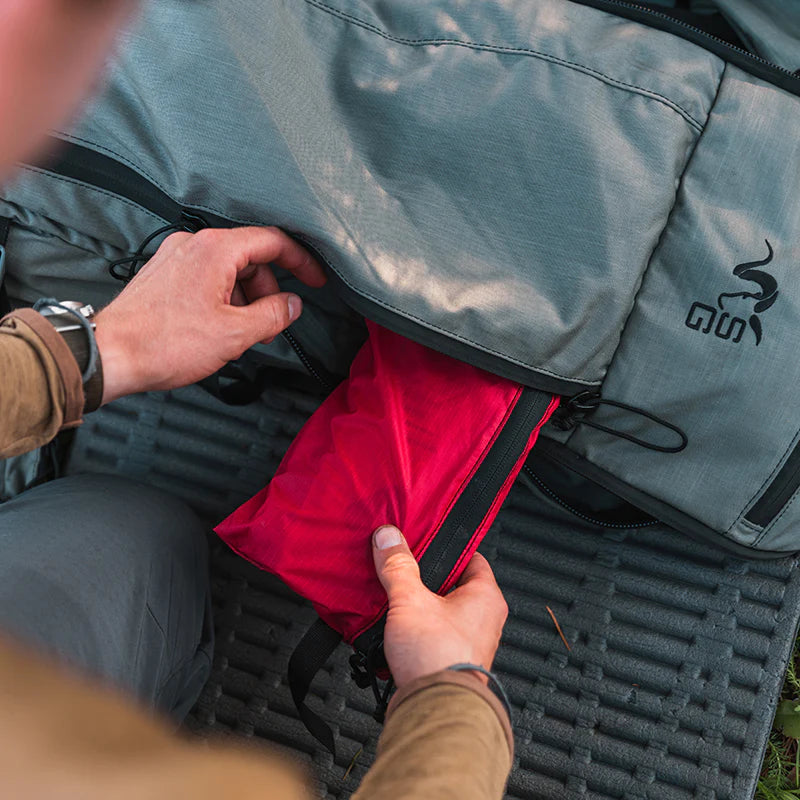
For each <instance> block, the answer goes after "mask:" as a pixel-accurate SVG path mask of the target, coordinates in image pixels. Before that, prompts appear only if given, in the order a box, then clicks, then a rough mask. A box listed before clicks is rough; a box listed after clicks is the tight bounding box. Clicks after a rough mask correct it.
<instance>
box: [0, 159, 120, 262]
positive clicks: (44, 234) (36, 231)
mask: <svg viewBox="0 0 800 800" xmlns="http://www.w3.org/2000/svg"><path fill="white" fill-rule="evenodd" d="M47 174H48V175H50V174H51V173H49V172H48V173H47ZM0 200H2V201H4V202H6V203H10V202H11V201H9V200H6V199H5V198H0ZM14 205H16V204H14ZM17 207H18V208H24V209H25V210H26V211H29V212H30V213H31V214H34V215H36V217H37V218H38V219H44V220H47V221H48V222H51V223H52V224H53V225H59V226H61V227H62V228H67V229H69V230H71V231H74V232H75V233H77V234H78V235H79V236H85V237H86V238H88V239H94V240H95V241H97V242H103V244H106V245H108V246H109V247H113V248H114V249H115V250H117V251H119V252H120V253H121V252H122V251H121V250H120V248H119V247H117V246H116V245H113V244H111V243H110V242H105V241H103V240H102V239H98V238H97V237H96V236H90V235H89V234H88V233H85V232H84V231H81V230H78V229H77V228H74V227H73V226H72V225H64V223H63V222H58V221H57V220H54V219H52V218H50V217H48V216H47V215H45V214H40V213H39V212H38V211H34V210H33V209H32V208H29V207H28V206H17ZM13 222H14V225H15V226H16V227H17V228H18V229H20V230H23V231H26V232H27V233H32V234H33V235H34V236H38V237H40V238H41V239H55V240H56V241H57V242H61V243H62V244H65V245H67V246H68V247H73V248H75V250H80V251H81V253H86V254H87V255H90V256H94V257H95V258H101V259H103V260H104V261H106V260H107V259H106V257H105V256H104V255H103V254H102V253H99V252H97V251H96V250H91V249H89V248H88V247H84V246H83V245H80V244H75V242H71V241H70V240H69V239H66V238H64V237H63V236H59V235H58V234H57V233H53V232H52V231H45V230H42V229H41V228H37V227H35V226H33V225H27V224H26V223H24V222H22V221H20V219H19V218H18V217H14V218H13Z"/></svg>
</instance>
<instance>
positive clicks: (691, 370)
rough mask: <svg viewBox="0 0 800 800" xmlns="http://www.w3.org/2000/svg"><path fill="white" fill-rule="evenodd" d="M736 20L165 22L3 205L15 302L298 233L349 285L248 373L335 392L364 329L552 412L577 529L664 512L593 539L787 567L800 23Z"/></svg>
mask: <svg viewBox="0 0 800 800" xmlns="http://www.w3.org/2000/svg"><path fill="white" fill-rule="evenodd" d="M718 5H719V6H720V7H721V8H722V9H723V10H724V11H725V12H726V19H727V20H728V22H729V23H731V24H732V27H731V25H727V26H726V27H720V28H719V29H717V30H716V33H715V35H713V36H712V35H708V34H707V33H705V32H704V31H702V30H700V29H698V28H697V27H693V26H692V25H689V24H687V23H686V22H685V21H684V20H683V19H681V18H680V14H679V13H678V12H675V14H673V15H669V14H668V13H666V12H658V11H653V10H648V9H647V8H646V7H645V6H643V5H639V6H632V5H628V4H626V3H622V2H616V0H585V2H567V1H566V0H530V2H525V3H515V4H508V3H500V2H486V3H479V4H477V3H476V4H466V5H465V4H462V3H456V2H451V0H438V2H433V3H432V2H428V0H424V1H423V0H414V1H413V2H402V3H395V4H387V3H383V2H377V1H376V0H331V1H330V2H327V1H326V2H318V0H304V1H303V2H295V3H277V2H275V3H266V2H255V0H253V1H252V2H247V1H244V2H237V3H229V2H223V1H222V0H218V1H217V0H212V1H210V2H204V3H185V2H181V1H180V0H160V1H159V2H153V3H152V4H150V5H149V6H148V7H147V10H146V13H145V15H144V18H143V19H142V20H141V21H140V22H139V23H138V26H137V28H136V29H135V30H133V31H131V32H130V33H129V34H128V35H127V37H126V39H125V42H124V46H123V48H122V52H121V55H120V58H119V60H118V63H117V64H116V66H115V67H114V70H113V73H112V75H111V78H110V82H109V85H108V87H107V88H106V89H105V91H104V93H103V95H102V96H101V98H100V99H99V100H98V101H96V102H95V103H93V105H92V106H91V108H90V110H89V112H88V113H87V114H86V115H85V117H84V118H83V119H81V120H80V122H79V123H78V124H77V126H76V127H75V129H74V130H71V131H69V132H60V133H58V134H57V135H56V136H55V137H54V145H57V146H55V147H54V149H53V152H52V153H51V154H50V155H49V156H48V157H47V158H45V159H43V161H42V162H41V163H39V164H38V165H36V166H33V165H29V166H27V167H25V169H24V170H23V171H22V174H21V175H20V177H19V178H18V179H17V180H16V181H15V182H14V183H13V185H11V186H9V187H7V188H6V189H5V190H4V191H3V196H2V200H1V201H0V216H2V217H3V218H4V219H6V220H8V221H9V222H10V232H9V234H8V236H7V239H6V240H5V241H4V242H3V243H2V244H3V245H4V249H5V251H6V254H7V258H6V263H7V279H6V283H7V289H8V293H9V296H10V297H11V298H12V300H13V301H15V302H18V303H20V302H28V303H29V302H33V301H34V300H35V299H37V298H38V297H40V296H42V295H47V296H56V297H60V298H63V299H81V300H84V301H87V302H92V303H94V304H96V305H102V304H103V303H105V302H108V301H109V300H110V299H111V298H112V297H113V295H114V294H115V293H116V292H117V291H118V290H119V288H120V284H119V282H118V281H116V280H115V278H114V276H113V275H114V274H116V276H117V277H122V278H127V277H129V276H130V275H132V274H133V273H135V271H136V269H137V268H138V267H139V266H140V265H141V264H142V263H143V262H144V260H145V259H146V257H147V256H148V255H149V254H150V253H152V251H153V249H154V247H155V246H156V245H157V244H158V242H159V241H160V239H161V238H162V237H163V236H164V235H165V234H166V233H168V232H169V231H171V230H179V229H185V230H196V229H197V228H198V227H201V226H204V225H215V226H217V225H222V226H230V225H243V224H259V225H260V224H272V225H278V226H281V227H283V228H284V229H286V230H288V231H289V232H290V233H292V234H293V235H294V236H296V237H297V238H298V239H299V240H301V241H302V242H304V243H305V244H307V245H308V246H309V247H310V248H312V249H313V250H314V251H315V252H316V253H317V255H318V256H319V257H320V258H321V259H323V260H324V262H325V263H326V264H327V265H328V267H329V270H330V273H331V275H332V276H333V278H334V281H333V288H332V290H331V291H329V292H328V293H327V294H325V293H323V294H321V295H315V296H313V297H312V296H310V295H308V293H307V292H306V291H303V290H302V289H299V291H300V292H301V294H303V295H304V296H305V297H306V298H307V300H308V312H307V313H306V314H304V316H303V318H302V319H301V320H300V321H299V323H298V324H297V326H296V327H295V326H293V329H292V333H291V334H290V337H289V340H288V341H287V340H286V339H284V340H278V341H277V342H276V343H275V344H274V345H272V346H270V348H267V349H266V350H262V351H260V353H259V354H258V358H259V362H258V363H259V364H265V365H267V366H269V367H271V368H281V369H286V368H288V369H291V370H294V369H298V368H301V369H302V368H308V369H310V370H311V371H312V372H314V373H317V376H316V378H317V379H318V380H319V381H320V382H321V383H322V384H327V385H328V386H330V385H331V384H332V383H334V382H335V380H336V378H337V376H340V375H342V374H343V373H344V372H345V371H346V368H347V363H348V359H349V358H351V357H352V354H353V352H354V349H355V347H356V346H357V343H358V341H359V337H360V335H361V334H360V326H359V318H358V315H363V316H366V317H369V318H371V319H374V320H375V321H377V322H379V323H380V324H382V325H384V326H386V327H388V328H391V329H392V330H395V331H397V332H399V333H401V334H404V335H406V336H408V337H410V338H412V339H415V340H417V341H419V342H421V343H423V344H426V345H429V346H431V347H433V348H436V349H438V350H440V351H442V352H444V353H447V354H449V355H452V356H454V357H455V358H460V359H464V360H468V361H470V362H471V363H474V364H476V365H478V366H480V367H483V368H484V369H487V370H490V371H492V372H495V373H497V374H500V375H504V376H506V377H509V378H513V379H515V380H518V381H521V382H523V383H525V384H527V385H529V386H532V387H535V388H538V389H541V390H543V391H547V392H555V393H557V394H560V395H562V396H563V398H564V400H563V403H562V411H561V413H560V414H559V415H558V416H557V418H556V419H555V420H554V422H553V423H551V424H549V425H548V426H547V428H546V429H545V431H543V434H544V436H543V441H542V442H541V443H540V447H539V448H538V452H537V453H536V459H537V460H536V462H535V463H532V464H530V465H529V476H530V477H531V479H533V480H536V482H537V483H538V484H539V485H540V487H541V488H543V490H544V491H546V492H548V493H549V494H550V495H551V496H554V497H555V498H556V499H558V500H559V502H562V503H563V504H565V505H567V506H568V507H571V508H574V509H575V511H576V513H580V514H582V515H585V516H587V515H589V514H588V513H587V512H586V510H585V509H582V507H581V505H580V502H581V498H582V497H583V496H584V495H585V493H586V488H585V486H586V484H585V483H583V481H585V480H589V481H591V482H592V484H593V485H594V484H596V485H599V486H602V487H604V488H605V489H606V490H610V491H611V492H613V493H614V494H615V495H616V496H618V497H621V498H624V499H625V500H626V501H628V502H629V503H630V504H632V505H633V506H634V507H635V508H637V509H640V510H641V512H643V513H640V512H636V513H635V514H633V516H630V515H629V516H628V517H626V518H625V519H624V520H622V521H620V522H617V523H615V522H613V521H610V522H609V520H608V519H604V520H601V522H604V524H605V523H608V524H612V525H613V524H618V525H620V526H625V527H631V526H635V525H639V524H642V525H643V524H647V523H648V519H649V518H650V517H655V518H658V519H660V520H663V521H664V522H667V523H669V524H670V525H672V526H673V527H675V528H677V529H678V530H681V531H683V532H685V533H687V534H690V535H695V536H702V537H704V538H708V539H711V540H713V541H715V542H718V543H719V544H721V545H724V546H726V547H729V548H731V549H733V550H734V551H736V552H737V553H740V554H747V555H751V556H777V555H781V554H784V553H786V552H790V551H795V550H798V549H800V526H798V521H799V520H800V507H798V505H797V504H796V503H795V499H796V496H797V493H798V490H799V489H800V445H798V442H799V441H800V406H799V405H798V404H797V402H796V397H797V394H796V387H797V386H798V385H800V358H798V353H800V283H799V282H798V281H797V280H796V279H795V278H793V277H792V276H793V275H794V274H795V273H794V270H796V269H798V268H800V137H798V131H800V96H798V95H800V78H799V77H797V76H796V75H794V74H793V73H792V72H791V70H792V69H796V68H798V67H800V41H799V40H798V38H797V36H795V35H794V34H793V33H792V31H793V30H794V31H800V9H798V8H796V7H792V8H786V6H787V5H788V4H781V3H780V2H779V0H761V2H760V3H755V2H753V3H746V2H737V0H724V1H723V0H721V2H719V3H718ZM757 7H760V8H761V10H762V11H763V10H764V9H766V10H769V8H770V7H772V8H773V9H774V10H778V9H782V14H783V16H782V17H781V24H780V26H778V25H777V24H775V26H774V28H772V29H770V27H769V26H767V27H766V28H765V27H764V25H763V24H761V25H760V27H759V25H758V24H756V23H757V22H758V20H762V21H763V19H764V18H765V17H764V16H763V14H761V15H759V14H758V13H756V12H757V11H758V8H757ZM754 9H755V11H754ZM676 14H677V16H676ZM766 18H767V19H769V17H768V16H767V17H766ZM709 19H711V18H709ZM714 19H715V23H714V24H716V25H720V19H721V18H719V17H715V18H714ZM719 36H725V37H727V38H728V39H733V40H735V41H738V42H739V45H738V46H731V45H730V44H729V43H726V42H725V41H723V39H722V38H718V37H719ZM737 37H738V39H737ZM745 48H747V49H750V50H752V51H754V52H760V53H762V54H764V55H765V56H767V59H765V58H761V57H757V56H754V55H752V54H751V53H748V52H746V50H745ZM792 59H794V62H792ZM770 61H777V62H779V63H780V64H783V65H784V66H779V65H777V64H774V63H770ZM292 288H294V289H295V290H298V289H297V287H294V286H293V287H292ZM187 291H191V287H187ZM342 302H344V303H346V304H347V305H348V306H349V307H350V308H351V309H352V310H353V312H351V319H352V325H350V326H345V328H346V329H345V328H342V326H340V325H332V324H330V321H331V320H332V319H339V318H340V317H339V315H338V313H337V314H335V315H332V314H330V313H328V312H329V311H330V310H331V309H333V308H337V309H338V308H339V307H340V306H341V303H342ZM292 338H294V342H292V341H291V339H292ZM256 370H257V368H256ZM256 383H257V382H256Z"/></svg>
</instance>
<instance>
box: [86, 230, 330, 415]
mask: <svg viewBox="0 0 800 800" xmlns="http://www.w3.org/2000/svg"><path fill="white" fill-rule="evenodd" d="M272 262H274V263H276V264H277V265H278V266H280V267H283V268H284V269H287V270H289V271H290V272H292V273H294V274H295V275H296V276H297V277H298V278H299V279H300V280H301V281H303V283H306V284H308V285H309V286H322V285H323V284H324V283H325V274H324V272H323V271H322V267H320V265H319V264H318V263H317V262H316V261H315V260H314V259H313V258H312V257H311V255H310V254H309V253H308V252H307V251H306V250H305V249H304V248H302V247H301V246H300V245H299V244H297V243H296V242H295V241H294V240H292V239H291V238H290V237H289V236H287V235H286V234H285V233H283V232H281V231H280V230H278V229H277V228H235V229H233V230H220V229H206V230H202V231H200V232H199V233H195V234H190V233H174V234H172V236H169V237H168V238H167V239H165V240H164V242H163V244H162V245H161V247H160V248H159V249H158V252H157V253H156V254H155V255H154V256H153V257H152V258H151V259H150V261H149V262H148V263H147V264H146V265H145V267H144V268H143V269H142V270H141V271H140V272H139V274H138V275H137V276H136V277H135V278H134V279H133V280H132V281H131V282H130V283H129V284H128V285H127V286H126V287H125V289H124V290H123V291H122V293H121V294H120V295H119V297H117V298H116V299H115V300H114V301H113V302H112V303H111V304H110V305H109V306H108V307H107V308H105V309H103V311H101V312H100V314H98V315H97V345H98V348H99V350H100V357H101V359H102V364H103V382H104V389H103V402H104V403H108V402H110V401H111V400H115V399H116V398H117V397H121V396H123V395H126V394H133V393H135V392H144V391H151V390H156V389H174V388H176V387H178V386H186V385H187V384H189V383H194V382H195V381H199V380H201V379H203V378H206V377H208V376H209V375H211V374H213V373H214V372H216V371H217V370H218V369H220V368H221V367H222V366H224V365H225V364H226V363H227V362H228V361H231V360H233V359H236V358H239V356H241V354H242V353H243V352H244V351H245V350H247V349H248V348H249V347H251V346H252V345H254V344H255V343H256V342H265V343H268V342H270V341H272V339H274V338H275V337H276V336H277V335H278V334H279V333H280V332H281V331H282V330H284V328H286V327H288V326H289V325H290V324H291V323H292V322H294V320H296V319H297V318H298V317H299V316H300V313H301V311H302V302H301V300H300V298H299V297H297V295H294V294H289V293H287V292H280V291H279V290H278V283H277V281H276V280H275V276H274V275H273V274H272V270H271V269H270V268H269V266H268V265H269V264H270V263H272Z"/></svg>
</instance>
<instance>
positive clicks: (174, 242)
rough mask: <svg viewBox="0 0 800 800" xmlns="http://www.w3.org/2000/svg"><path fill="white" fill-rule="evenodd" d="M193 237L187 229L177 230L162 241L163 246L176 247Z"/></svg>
mask: <svg viewBox="0 0 800 800" xmlns="http://www.w3.org/2000/svg"><path fill="white" fill-rule="evenodd" d="M191 238H192V234H191V233H188V232H187V231H175V233H171V234H170V235H169V236H167V237H166V238H165V239H164V241H163V242H162V243H161V247H169V248H173V249H174V248H177V247H180V246H181V245H182V244H185V243H186V242H187V241H188V240H189V239H191Z"/></svg>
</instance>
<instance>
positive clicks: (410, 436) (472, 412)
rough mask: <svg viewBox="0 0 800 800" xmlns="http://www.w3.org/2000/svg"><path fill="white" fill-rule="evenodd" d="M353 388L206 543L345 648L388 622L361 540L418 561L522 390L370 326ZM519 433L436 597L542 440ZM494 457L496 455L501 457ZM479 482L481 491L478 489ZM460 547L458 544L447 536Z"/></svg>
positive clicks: (539, 420)
mask: <svg viewBox="0 0 800 800" xmlns="http://www.w3.org/2000/svg"><path fill="white" fill-rule="evenodd" d="M368 328H369V339H368V340H367V342H366V344H365V345H364V347H363V348H362V349H361V351H360V352H359V354H358V355H357V356H356V359H355V361H354V362H353V366H352V369H351V372H350V377H349V378H348V379H347V380H346V381H345V382H344V383H343V384H341V385H340V386H339V387H338V388H337V389H336V390H335V391H334V392H333V394H332V395H330V396H329V397H328V398H327V399H326V400H325V402H324V403H323V404H322V406H321V407H320V408H319V410H318V411H317V412H316V413H315V414H314V415H313V416H312V417H311V419H309V421H308V422H307V423H306V425H305V426H304V428H303V430H302V431H301V432H300V435H299V436H298V437H297V439H296V440H295V441H294V442H293V443H292V446H291V447H290V448H289V451H288V453H287V454H286V457H285V458H284V460H283V461H282V463H281V465H280V467H279V468H278V470H277V472H276V474H275V476H274V477H273V479H272V480H271V481H270V483H269V484H268V486H267V487H266V488H265V489H263V490H262V491H261V492H259V493H258V494H257V495H256V496H255V497H253V498H252V499H251V500H249V501H248V502H247V503H245V504H244V505H243V506H242V507H241V508H239V509H238V510H237V511H235V512H234V513H233V514H232V515H231V516H229V517H228V518H227V519H226V520H224V521H223V522H222V523H220V524H219V525H217V527H216V529H215V530H216V532H217V534H219V536H220V537H221V538H222V539H224V540H225V542H226V543H227V544H228V545H229V546H230V547H232V548H233V549H234V550H235V551H236V552H238V553H239V554H240V555H243V556H244V557H245V558H247V559H249V560H250V561H252V562H253V563H254V564H256V565H257V566H259V567H260V568H261V569H265V570H267V571H269V572H272V573H274V574H276V575H278V576H279V577H281V578H282V579H283V580H284V581H285V582H286V583H287V585H288V586H290V587H291V588H292V589H294V591H296V592H298V593H299V594H300V595H302V596H304V597H306V598H308V599H310V600H311V601H312V603H313V604H314V607H315V609H316V611H317V613H318V614H319V615H320V618H321V619H322V620H323V621H325V622H326V623H327V624H328V625H330V626H331V627H332V628H334V629H335V630H337V631H339V632H340V633H341V634H342V635H343V636H344V639H345V641H347V642H353V640H355V639H356V638H357V637H358V636H359V635H360V634H361V633H363V632H364V631H366V630H368V629H369V628H370V627H371V626H372V625H374V624H375V623H376V622H378V620H379V619H380V617H381V616H382V615H383V613H384V612H385V608H386V595H385V592H384V591H383V588H382V587H381V585H380V582H379V581H378V578H377V576H376V574H375V567H374V564H373V559H372V537H371V535H372V532H373V530H374V529H375V528H376V527H378V526H379V525H381V524H384V523H388V524H394V525H397V526H398V527H399V528H400V529H401V530H402V531H403V533H404V535H405V536H406V539H407V541H408V543H409V546H410V547H411V550H412V552H413V553H414V555H415V556H416V557H417V559H418V560H419V559H420V558H421V557H422V556H423V554H424V553H425V552H426V550H427V549H428V548H429V546H430V545H431V543H432V542H433V540H434V539H435V537H436V536H437V535H438V534H440V532H441V531H442V528H443V525H444V524H445V522H446V520H447V519H448V516H449V515H450V514H452V513H453V512H454V508H456V507H457V501H458V500H459V498H460V497H461V496H462V494H463V493H464V492H465V491H467V490H469V488H470V484H471V482H473V481H475V480H479V479H480V478H477V477H476V475H477V474H478V471H479V469H480V467H481V466H482V464H484V462H485V461H486V459H487V458H492V457H493V458H495V459H497V454H496V453H494V445H495V443H496V442H497V441H498V438H499V437H500V435H501V434H502V432H503V429H504V427H505V426H506V425H507V423H508V421H509V419H510V418H511V416H512V412H513V411H514V409H515V406H516V405H517V403H518V401H519V400H520V397H521V396H522V394H523V387H521V386H520V385H519V384H516V383H514V382H513V381H509V380H507V379H505V378H500V377H497V376H495V375H491V374H490V373H487V372H484V371H483V370H480V369H478V368H476V367H473V366H471V365H469V364H465V363H463V362H460V361H456V360H454V359H451V358H449V357H447V356H444V355H442V354H441V353H437V352H436V351H434V350H430V349H429V348H426V347H423V346H422V345H418V344H416V343H415V342H411V341H409V340H408V339H405V338H404V337H402V336H398V335H397V334H394V333H391V332H390V331H387V330H386V329H384V328H381V327H380V326H378V325H375V324H372V323H369V324H368ZM557 405H558V402H557V400H556V399H553V398H551V400H550V402H549V403H548V404H546V407H545V412H544V414H542V415H538V416H536V417H535V418H533V422H532V424H531V427H529V428H527V429H525V430H524V435H523V438H522V442H521V444H520V446H519V448H518V449H519V451H516V450H515V451H513V452H512V459H511V461H506V462H505V463H506V464H507V466H502V465H501V462H498V469H504V470H505V471H504V472H503V474H502V476H501V478H502V480H501V482H500V484H499V490H498V491H496V492H494V491H493V492H492V494H491V497H489V498H486V499H483V501H482V502H483V504H482V505H480V504H479V503H478V499H476V508H478V509H479V515H478V517H475V518H474V519H473V520H472V523H473V525H472V526H471V524H470V519H469V517H468V516H467V517H466V518H465V519H464V526H465V527H466V528H467V530H466V534H467V535H466V536H465V537H463V539H462V541H463V545H462V546H459V548H458V551H457V552H454V554H453V556H452V563H451V564H450V565H449V566H447V567H446V571H445V573H444V575H445V579H444V581H443V582H442V583H441V586H438V587H437V588H439V590H440V591H441V592H443V593H444V592H446V591H447V590H448V589H449V588H451V587H452V585H453V584H454V582H455V581H456V580H457V579H458V577H459V575H460V573H461V572H462V571H463V569H464V567H465V566H466V564H467V562H468V560H469V557H470V556H471V555H472V553H474V552H475V550H476V549H477V547H478V545H479V544H480V541H481V539H482V538H483V535H485V533H486V531H487V530H488V528H489V525H491V523H492V521H493V520H494V517H495V516H496V514H497V511H498V510H499V506H500V504H501V503H502V501H503V499H504V498H505V496H506V494H507V493H508V491H509V490H510V488H511V484H512V483H513V480H514V478H515V477H516V475H517V473H518V472H519V470H520V469H521V468H522V465H523V463H524V461H525V458H526V457H527V454H528V452H529V451H530V449H531V447H533V445H534V443H535V441H536V438H537V436H538V434H539V430H540V428H541V426H542V425H543V424H544V423H545V422H546V420H547V419H548V418H549V416H550V414H552V412H553V410H554V409H555V408H556V406H557ZM503 455H504V454H503ZM487 483H488V482H486V481H484V484H487ZM456 533H458V531H456Z"/></svg>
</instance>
